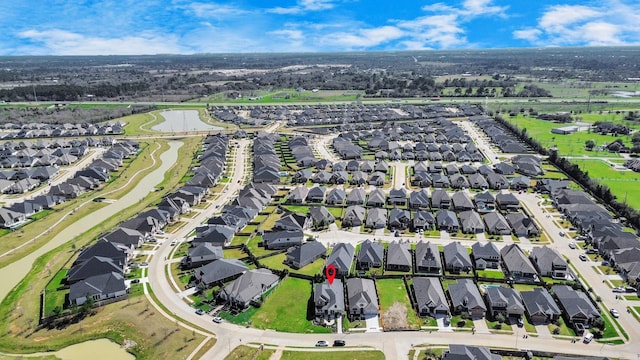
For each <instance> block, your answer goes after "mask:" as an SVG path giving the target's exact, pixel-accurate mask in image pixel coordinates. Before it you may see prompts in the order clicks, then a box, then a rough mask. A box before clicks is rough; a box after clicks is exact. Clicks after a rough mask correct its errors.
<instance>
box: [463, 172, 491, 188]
mask: <svg viewBox="0 0 640 360" xmlns="http://www.w3.org/2000/svg"><path fill="white" fill-rule="evenodd" d="M468 180H469V187H470V188H472V189H482V190H485V189H488V188H489V183H488V182H487V179H485V178H484V176H483V175H482V174H480V173H475V174H472V175H469V179H468Z"/></svg>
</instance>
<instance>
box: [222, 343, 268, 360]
mask: <svg viewBox="0 0 640 360" xmlns="http://www.w3.org/2000/svg"><path fill="white" fill-rule="evenodd" d="M274 352H275V350H269V349H265V350H260V349H259V348H254V347H249V346H245V345H240V346H238V347H237V348H235V349H233V351H232V352H231V353H229V355H227V356H226V357H225V360H268V359H269V358H270V357H271V355H273V353H274Z"/></svg>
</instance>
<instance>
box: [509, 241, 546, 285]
mask: <svg viewBox="0 0 640 360" xmlns="http://www.w3.org/2000/svg"><path fill="white" fill-rule="evenodd" d="M500 255H501V256H502V262H503V264H504V267H505V269H506V270H507V271H508V272H509V274H510V275H511V277H513V278H514V279H516V280H534V279H536V278H537V276H538V272H537V271H536V269H535V268H534V266H533V264H531V261H529V258H528V257H527V255H525V253H524V251H522V249H520V246H518V244H509V245H505V246H504V247H503V248H502V249H501V250H500Z"/></svg>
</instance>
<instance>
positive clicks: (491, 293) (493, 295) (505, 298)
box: [485, 286, 524, 323]
mask: <svg viewBox="0 0 640 360" xmlns="http://www.w3.org/2000/svg"><path fill="white" fill-rule="evenodd" d="M485 296H486V298H487V304H488V305H489V308H488V310H489V313H490V314H491V317H492V318H494V319H495V318H496V316H497V315H498V314H502V315H504V317H505V318H506V319H508V320H510V321H509V322H512V323H513V322H515V321H514V320H515V319H521V318H522V315H524V305H523V304H522V299H521V298H520V294H519V293H518V291H517V290H516V289H512V288H507V287H502V286H491V287H487V289H486V293H485Z"/></svg>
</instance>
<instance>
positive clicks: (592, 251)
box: [585, 248, 598, 254]
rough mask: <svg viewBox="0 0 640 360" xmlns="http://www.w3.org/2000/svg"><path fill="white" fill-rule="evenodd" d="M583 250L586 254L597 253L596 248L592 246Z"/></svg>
mask: <svg viewBox="0 0 640 360" xmlns="http://www.w3.org/2000/svg"><path fill="white" fill-rule="evenodd" d="M585 252H586V253H587V254H597V253H598V250H596V249H593V248H588V249H587V250H585Z"/></svg>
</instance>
